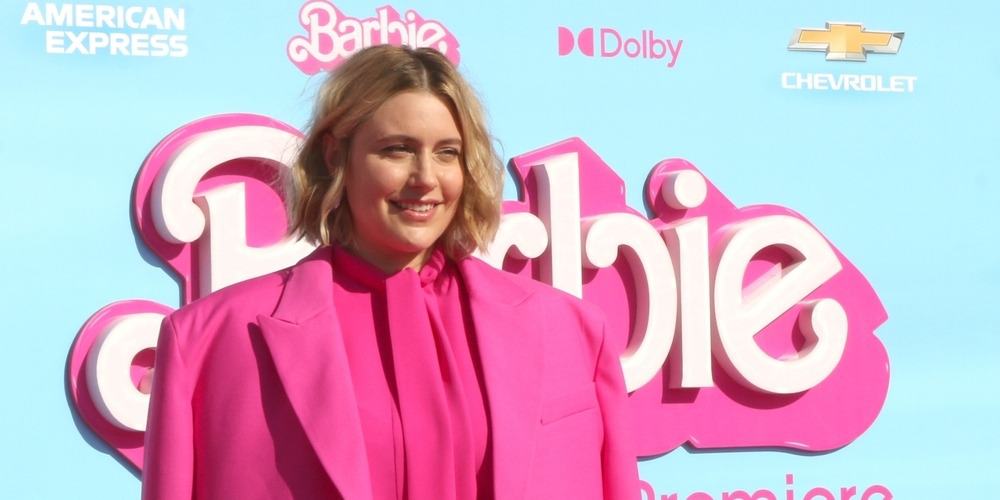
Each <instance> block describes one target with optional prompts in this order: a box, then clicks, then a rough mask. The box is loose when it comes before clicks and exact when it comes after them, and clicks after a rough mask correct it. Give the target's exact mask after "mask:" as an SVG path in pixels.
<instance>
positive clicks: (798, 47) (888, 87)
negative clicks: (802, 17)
mask: <svg viewBox="0 0 1000 500" xmlns="http://www.w3.org/2000/svg"><path fill="white" fill-rule="evenodd" d="M902 43H903V32H901V31H871V30H866V29H865V27H864V25H862V24H861V23H832V22H828V23H826V28H799V29H797V30H795V32H794V34H792V40H791V41H790V42H789V43H788V50H795V51H809V52H823V53H825V54H826V60H827V61H854V62H866V61H867V60H868V54H869V53H875V54H897V53H899V47H900V46H901V45H902ZM780 81H781V88H783V89H785V90H816V91H839V92H881V93H897V94H898V93H907V94H908V93H912V92H913V91H914V89H915V87H916V83H917V77H916V76H911V75H881V74H856V73H802V72H798V71H785V72H783V73H781V76H780Z"/></svg>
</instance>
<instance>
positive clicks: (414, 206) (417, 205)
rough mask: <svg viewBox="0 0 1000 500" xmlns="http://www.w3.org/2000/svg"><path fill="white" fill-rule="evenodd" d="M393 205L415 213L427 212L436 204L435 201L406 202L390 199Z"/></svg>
mask: <svg viewBox="0 0 1000 500" xmlns="http://www.w3.org/2000/svg"><path fill="white" fill-rule="evenodd" d="M390 203H392V205H393V206H395V207H397V208H399V209H402V210H410V211H413V212H417V213H427V212H430V211H431V210H432V209H433V208H434V207H436V206H437V205H438V203H437V202H406V201H391V202H390Z"/></svg>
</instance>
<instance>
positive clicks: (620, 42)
mask: <svg viewBox="0 0 1000 500" xmlns="http://www.w3.org/2000/svg"><path fill="white" fill-rule="evenodd" d="M558 43H559V55H560V56H566V55H569V54H570V53H571V52H573V48H574V47H576V48H577V50H579V51H580V53H581V54H583V55H585V56H587V57H595V56H597V57H603V58H614V57H627V58H629V59H653V60H664V61H665V63H666V65H667V67H668V68H673V67H674V65H676V64H677V58H678V57H680V54H681V46H682V45H683V44H684V40H681V39H677V40H674V39H670V38H660V37H658V36H657V35H656V32H655V31H653V30H651V29H645V30H642V31H641V32H640V33H639V36H637V37H628V36H623V35H622V34H621V33H620V32H618V30H616V29H614V28H600V29H599V30H596V31H595V28H584V29H582V30H580V32H579V33H577V34H576V36H574V35H573V31H572V30H570V29H569V28H567V27H565V26H559V28H558Z"/></svg>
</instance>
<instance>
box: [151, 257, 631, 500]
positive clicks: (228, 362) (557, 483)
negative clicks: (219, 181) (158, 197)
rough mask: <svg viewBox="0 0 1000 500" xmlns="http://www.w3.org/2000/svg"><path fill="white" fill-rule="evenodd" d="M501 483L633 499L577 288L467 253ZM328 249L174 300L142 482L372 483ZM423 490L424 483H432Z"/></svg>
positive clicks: (348, 494)
mask: <svg viewBox="0 0 1000 500" xmlns="http://www.w3.org/2000/svg"><path fill="white" fill-rule="evenodd" d="M459 268H460V270H461V273H462V275H463V277H464V279H465V283H466V284H467V288H468V290H469V292H468V293H469V305H470V308H471V312H472V316H473V322H474V324H475V329H476V338H477V342H478V344H477V345H478V350H479V353H480V358H481V363H482V372H483V376H484V378H485V381H484V383H485V386H486V393H487V394H486V395H487V398H488V401H489V410H490V439H491V443H492V454H493V467H494V470H493V482H494V497H495V498H498V499H511V500H513V499H518V500H520V499H551V498H573V499H580V500H582V499H597V498H605V499H637V498H639V487H638V476H637V472H636V459H635V454H634V453H633V452H632V449H633V448H632V442H631V438H630V436H629V435H628V432H627V431H628V430H627V429H626V427H625V426H626V425H627V418H626V415H625V411H626V406H625V404H626V401H625V388H624V383H623V381H622V375H621V370H620V366H619V363H618V355H617V354H618V353H615V352H610V350H609V349H605V344H604V332H603V322H602V321H601V319H600V317H599V315H598V314H595V313H594V312H593V311H591V310H589V309H588V308H587V307H586V306H585V305H584V304H583V303H582V302H580V301H579V300H576V299H575V298H573V297H570V296H568V295H566V294H564V293H562V292H559V291H556V290H553V289H552V288H549V287H547V286H545V285H543V284H540V283H537V282H535V281H532V280H529V279H526V278H523V277H519V276H515V275H512V274H509V273H505V272H501V271H497V270H495V269H493V268H492V267H490V266H488V265H487V264H485V263H483V262H482V261H479V260H477V259H474V258H468V259H464V260H463V261H461V263H460V264H459ZM337 314H349V312H338V311H337V310H336V309H335V307H334V304H333V288H332V279H331V263H330V249H329V248H328V247H325V248H320V249H319V250H317V251H316V252H314V253H313V254H312V255H310V256H309V257H307V258H305V259H303V260H302V261H301V262H299V263H298V264H296V265H295V266H293V267H291V268H289V269H286V270H283V271H279V272H277V273H273V274H269V275H266V276H262V277H260V278H256V279H253V280H250V281H247V282H244V283H240V284H237V285H234V286H232V287H229V288H226V289H224V290H220V291H219V292H217V293H214V294H212V295H209V296H207V297H205V298H203V299H200V300H198V301H195V302H193V303H192V304H190V305H188V306H186V307H184V308H182V309H180V310H178V311H177V312H175V313H173V314H171V315H170V316H169V317H167V318H166V319H165V320H164V322H163V328H162V331H161V333H160V339H159V344H158V346H157V351H156V352H157V355H156V356H157V359H156V373H155V376H154V382H153V393H152V402H151V405H150V413H149V425H148V431H147V432H146V456H145V467H144V470H143V484H142V488H143V498H144V499H146V500H182V499H183V500H191V499H240V500H250V499H262V500H263V499H267V500H276V499H293V498H294V499H326V498H346V499H350V500H355V499H358V500H365V499H370V498H371V488H370V484H369V483H370V480H369V474H368V464H367V462H366V458H365V445H364V440H363V437H362V435H361V423H360V417H359V415H358V410H357V404H356V402H355V396H354V392H353V391H354V388H353V386H352V383H351V377H350V372H349V369H348V364H347V359H346V354H345V350H344V346H343V342H342V341H341V335H343V332H341V331H340V329H339V326H338V322H337ZM428 500H430V499H428Z"/></svg>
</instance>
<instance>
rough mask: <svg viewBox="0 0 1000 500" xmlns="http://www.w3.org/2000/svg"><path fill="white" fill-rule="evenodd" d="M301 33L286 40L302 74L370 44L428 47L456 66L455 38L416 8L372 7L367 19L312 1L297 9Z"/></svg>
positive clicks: (322, 0) (325, 67)
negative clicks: (373, 8) (304, 31)
mask: <svg viewBox="0 0 1000 500" xmlns="http://www.w3.org/2000/svg"><path fill="white" fill-rule="evenodd" d="M299 23H300V24H302V27H303V28H305V30H306V35H305V36H301V35H298V36H294V37H292V39H291V40H289V41H288V58H289V59H290V60H291V61H292V63H294V64H295V66H297V67H298V68H299V69H300V70H302V72H303V73H306V74H308V75H312V74H316V73H318V72H320V71H323V70H329V69H331V68H334V67H336V66H337V65H338V64H340V62H341V61H343V60H344V59H346V58H348V57H350V55H351V54H353V53H355V52H357V51H359V50H361V49H363V48H365V47H370V46H372V45H384V44H392V45H407V46H410V47H413V48H418V47H432V48H434V49H437V50H438V52H441V53H442V54H444V55H445V56H446V57H447V58H448V59H449V60H451V62H453V63H455V65H458V60H459V54H458V40H456V39H455V37H454V35H452V34H451V33H450V32H449V31H448V29H447V28H445V27H444V25H442V24H441V23H439V22H437V21H433V20H426V19H424V18H422V17H420V14H417V13H416V11H412V10H408V11H406V13H405V14H404V15H402V16H400V15H399V13H398V12H396V9H394V8H392V7H391V6H389V5H386V6H384V7H379V8H377V9H375V15H374V16H373V17H369V18H367V19H359V18H354V17H349V16H345V15H344V14H343V13H342V12H341V11H340V10H339V9H337V7H336V6H334V5H333V4H332V3H330V2H328V1H326V0H312V1H309V2H306V3H305V4H303V5H302V9H301V10H299Z"/></svg>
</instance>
